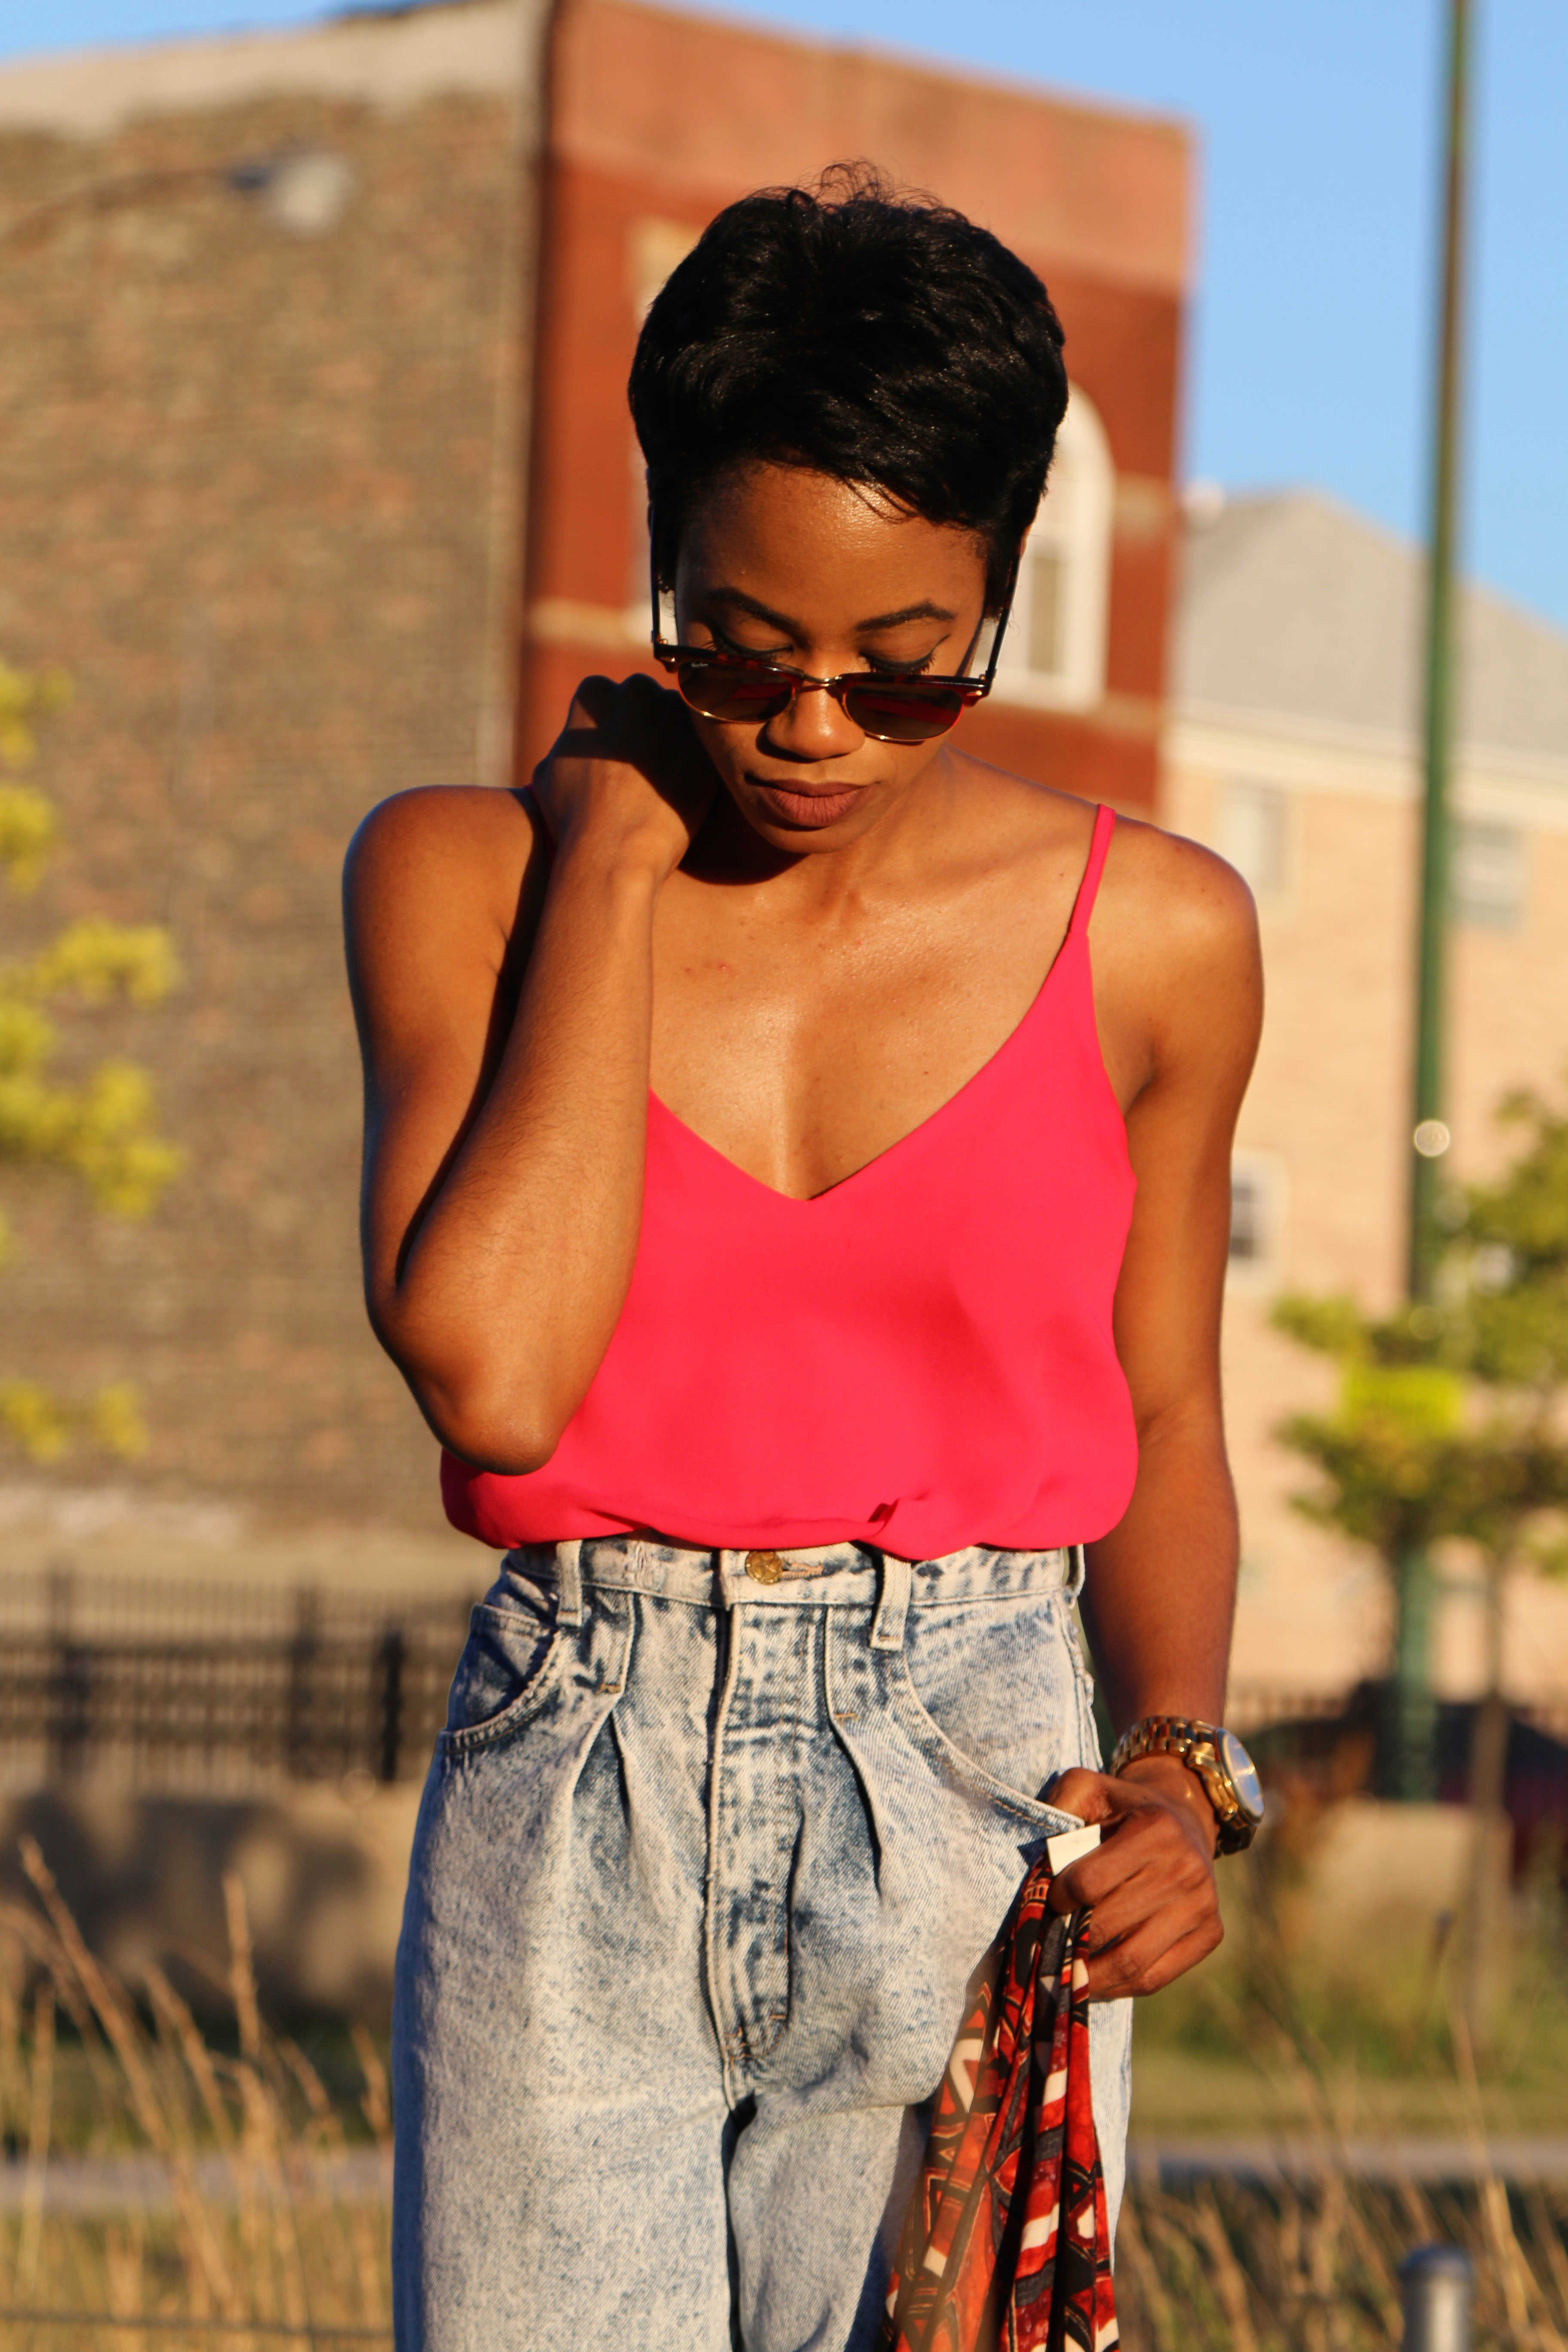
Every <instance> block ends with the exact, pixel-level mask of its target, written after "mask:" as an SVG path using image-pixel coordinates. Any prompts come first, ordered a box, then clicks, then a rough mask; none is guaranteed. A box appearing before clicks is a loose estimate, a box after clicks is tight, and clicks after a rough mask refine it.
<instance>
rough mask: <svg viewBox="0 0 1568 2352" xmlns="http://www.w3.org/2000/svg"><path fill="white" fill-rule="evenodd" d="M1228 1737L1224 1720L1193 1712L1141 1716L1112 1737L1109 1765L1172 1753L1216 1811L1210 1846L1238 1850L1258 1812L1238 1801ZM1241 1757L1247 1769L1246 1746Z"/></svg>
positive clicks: (1253, 1832) (1116, 1767) (1252, 1833)
mask: <svg viewBox="0 0 1568 2352" xmlns="http://www.w3.org/2000/svg"><path fill="white" fill-rule="evenodd" d="M1233 1737H1234V1735H1231V1734H1227V1733H1226V1729H1225V1727H1224V1725H1223V1724H1218V1723H1204V1722H1201V1721H1199V1720H1198V1719H1197V1718H1196V1717H1193V1716H1184V1715H1145V1716H1141V1717H1139V1719H1138V1721H1137V1722H1136V1723H1133V1724H1130V1725H1129V1727H1128V1728H1127V1729H1126V1730H1125V1731H1124V1732H1123V1733H1122V1735H1121V1738H1120V1739H1119V1740H1118V1741H1117V1743H1116V1751H1115V1753H1114V1755H1113V1756H1112V1757H1111V1759H1110V1770H1111V1772H1112V1773H1113V1774H1115V1773H1118V1772H1122V1771H1125V1769H1127V1767H1128V1765H1129V1764H1132V1763H1135V1762H1136V1761H1137V1759H1139V1758H1140V1757H1141V1756H1173V1757H1174V1758H1175V1759H1176V1760H1177V1762H1178V1763H1179V1764H1183V1765H1184V1766H1185V1768H1186V1769H1187V1770H1188V1771H1189V1772H1190V1773H1192V1775H1193V1777H1194V1780H1197V1781H1198V1783H1199V1785H1200V1786H1201V1788H1202V1789H1203V1792H1204V1795H1205V1797H1206V1798H1207V1800H1208V1803H1209V1808H1210V1811H1212V1812H1213V1814H1214V1817H1215V1853H1240V1852H1241V1851H1242V1849H1243V1848H1244V1847H1246V1846H1249V1845H1250V1844H1251V1843H1252V1841H1253V1839H1254V1838H1255V1837H1256V1836H1257V1834H1258V1822H1259V1821H1260V1820H1261V1818H1262V1815H1261V1812H1260V1811H1256V1812H1255V1811H1250V1810H1249V1809H1248V1807H1247V1804H1245V1803H1244V1802H1243V1800H1242V1796H1241V1792H1240V1790H1238V1789H1237V1785H1236V1782H1235V1780H1234V1779H1233V1778H1232V1775H1231V1772H1230V1770H1229V1769H1228V1767H1227V1765H1226V1760H1225V1744H1226V1741H1227V1740H1228V1739H1231V1738H1233ZM1236 1745H1237V1747H1239V1745H1240V1743H1239V1742H1236ZM1242 1759H1243V1761H1244V1763H1245V1764H1246V1765H1247V1769H1248V1771H1249V1772H1250V1769H1251V1759H1250V1758H1248V1757H1247V1755H1246V1751H1245V1750H1242Z"/></svg>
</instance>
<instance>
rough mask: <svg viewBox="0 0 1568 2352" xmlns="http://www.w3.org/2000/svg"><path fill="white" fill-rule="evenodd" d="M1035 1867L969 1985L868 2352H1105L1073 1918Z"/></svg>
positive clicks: (1106, 2315) (1098, 2217) (1105, 2288)
mask: <svg viewBox="0 0 1568 2352" xmlns="http://www.w3.org/2000/svg"><path fill="white" fill-rule="evenodd" d="M1050 1885H1051V1873H1050V1869H1049V1867H1048V1865H1047V1863H1046V1862H1045V1861H1044V1860H1042V1861H1040V1862H1038V1863H1037V1864H1035V1866H1034V1868H1033V1869H1032V1870H1031V1871H1030V1873H1029V1875H1028V1876H1027V1878H1026V1880H1025V1881H1024V1884H1023V1885H1022V1887H1021V1888H1020V1889H1019V1891H1018V1894H1017V1896H1016V1899H1015V1901H1014V1904H1013V1907H1012V1909H1011V1910H1010V1911H1009V1912H1008V1914H1007V1916H1006V1918H1005V1920H1004V1921H1003V1923H1002V1926H1001V1928H1000V1929H999V1931H998V1933H997V1936H996V1940H995V1942H994V1944H993V1945H992V1946H991V1948H990V1950H989V1951H988V1952H987V1953H986V1955H985V1957H984V1959H983V1960H982V1961H981V1963H980V1966H979V1967H978V1968H977V1969H976V1970H975V1972H974V1975H973V1978H972V1979H970V1985H969V1993H968V2000H967V2005H966V2007H965V2011H964V2018H963V2025H962V2026H961V2028H960V2029H959V2034H958V2039H957V2041H956V2042H954V2043H953V2045H952V2056H951V2057H950V2059H949V2060H948V2063H947V2073H946V2074H945V2075H944V2076H943V2078H942V2089H941V2092H940V2093H939V2095H938V2098H937V2105H936V2116H935V2119H934V2121H933V2122H932V2125H931V2138H930V2140H929V2142H928V2143H927V2147H926V2153H925V2160H924V2163H923V2165H922V2167H921V2177H920V2179H919V2181H918V2183H917V2184H916V2188H915V2193H914V2195H913V2197H912V2198H911V2199H910V2209H909V2211H908V2212H907V2214H906V2215H905V2216H904V2226H903V2233H902V2235H901V2237H900V2241H899V2256H898V2265H897V2268H896V2269H895V2271H894V2273H893V2278H892V2284H891V2286H890V2288H889V2294H888V2305H887V2315H886V2317H885V2318H884V2320H883V2322H882V2327H881V2333H880V2335H879V2338H878V2352H1066V2347H1069V2346H1076V2347H1081V2352H1115V2347H1116V2346H1117V2343H1118V2341H1119V2339H1118V2336H1117V2331H1116V2304H1115V2299H1114V2297H1113V2295H1112V2294H1111V2284H1110V2225H1109V2222H1108V2220H1107V2217H1106V2210H1105V2183H1104V2180H1103V2179H1102V2177H1101V2174H1100V2144H1099V2142H1098V2140H1097V2139H1096V2137H1095V2130H1094V2114H1093V2110H1092V2109H1091V2107H1090V2105H1089V2004H1088V2002H1087V2000H1085V1998H1084V1983H1085V1976H1086V1972H1085V1969H1084V1965H1083V1962H1082V1961H1081V1960H1080V1959H1079V1958H1078V1957H1077V1947H1078V1936H1079V1926H1080V1921H1081V1916H1082V1915H1081V1914H1079V1913H1078V1912H1075V1913H1073V1914H1072V1916H1070V1917H1069V1918H1065V1919H1064V1918H1062V1917H1061V1916H1058V1914H1057V1913H1056V1912H1054V1911H1052V1910H1050V1909H1049V1907H1048V1906H1047V1899H1046V1898H1047V1895H1048V1893H1049V1891H1050Z"/></svg>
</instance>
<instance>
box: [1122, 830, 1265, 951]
mask: <svg viewBox="0 0 1568 2352" xmlns="http://www.w3.org/2000/svg"><path fill="white" fill-rule="evenodd" d="M1092 934H1093V937H1094V942H1095V947H1096V950H1100V948H1101V944H1102V942H1103V944H1104V945H1105V946H1106V947H1110V946H1112V943H1113V942H1112V937H1111V935H1117V936H1119V937H1123V938H1127V939H1129V940H1133V939H1135V940H1138V941H1139V942H1140V945H1141V948H1142V951H1143V952H1150V951H1152V952H1153V953H1155V954H1157V955H1159V956H1160V957H1161V958H1162V959H1166V958H1174V959H1175V960H1176V961H1178V962H1179V963H1180V964H1181V965H1182V966H1183V967H1184V969H1190V968H1191V967H1192V966H1193V965H1194V964H1195V965H1199V966H1208V965H1214V966H1219V967H1224V966H1226V965H1232V964H1237V963H1240V964H1247V965H1250V964H1254V963H1256V961H1257V952H1258V915H1257V909H1256V908H1255V907H1254V905H1253V900H1252V893H1251V891H1250V890H1249V889H1248V888H1247V885H1246V883H1245V882H1244V881H1243V880H1242V878H1241V877H1240V875H1239V874H1238V873H1237V870H1236V868H1235V866H1227V865H1226V862H1225V859H1224V858H1223V857H1217V856H1215V853H1214V851H1213V850H1212V849H1205V848H1204V846H1203V845H1202V844H1201V843H1200V842H1196V841H1189V840H1187V839H1186V838H1185V837H1184V835H1181V834H1179V833H1163V832H1162V831H1161V829H1160V827H1159V826H1158V825H1155V824H1144V823H1143V822H1142V820H1141V819H1139V818H1137V817H1128V816H1123V817H1119V818H1118V820H1117V824H1116V831H1115V833H1114V834H1113V835H1112V836H1111V842H1110V855H1109V856H1108V857H1107V859H1106V862H1105V877H1104V880H1103V882H1102V884H1101V886H1100V899H1099V902H1098V904H1097V906H1096V908H1095V921H1094V924H1093V926H1092Z"/></svg>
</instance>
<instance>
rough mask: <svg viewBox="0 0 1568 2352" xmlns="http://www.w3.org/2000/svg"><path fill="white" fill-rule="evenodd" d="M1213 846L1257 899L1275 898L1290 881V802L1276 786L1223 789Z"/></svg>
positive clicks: (1235, 784)
mask: <svg viewBox="0 0 1568 2352" xmlns="http://www.w3.org/2000/svg"><path fill="white" fill-rule="evenodd" d="M1215 834H1216V836H1217V837H1216V840H1215V847H1216V848H1217V849H1218V851H1219V854H1220V856H1222V857H1223V858H1224V859H1225V860H1226V864H1227V865H1229V866H1235V868H1236V870H1237V873H1238V874H1239V875H1240V877H1241V878H1242V880H1243V881H1244V882H1245V883H1246V885H1247V888H1248V889H1249V890H1250V891H1251V893H1252V895H1253V897H1254V898H1260V899H1262V898H1279V896H1280V895H1281V893H1282V892H1283V891H1284V889H1285V887H1286V884H1287V882H1288V881H1289V850H1290V803H1289V799H1288V798H1287V796H1286V794H1285V793H1282V792H1280V791H1279V787H1278V786H1277V785H1274V784H1252V783H1243V782H1232V783H1227V784H1225V785H1222V787H1221V789H1220V796H1219V809H1218V821H1217V824H1216V825H1215Z"/></svg>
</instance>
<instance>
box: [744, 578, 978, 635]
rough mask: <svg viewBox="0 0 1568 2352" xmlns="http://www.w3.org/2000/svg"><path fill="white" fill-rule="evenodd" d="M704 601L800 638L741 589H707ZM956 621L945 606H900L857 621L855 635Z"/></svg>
mask: <svg viewBox="0 0 1568 2352" xmlns="http://www.w3.org/2000/svg"><path fill="white" fill-rule="evenodd" d="M707 601H708V602H709V603H710V604H730V605H734V606H737V607H738V608H739V609H740V610H741V611H742V613H749V614H751V615H752V619H753V620H756V621H765V622H766V623H767V624H768V625H769V627H770V628H774V629H780V630H782V631H783V632H784V635H785V636H786V637H798V636H800V635H802V634H803V633H802V631H801V629H800V626H799V625H798V623H796V622H795V621H792V620H790V619H789V617H788V616H787V614H784V613H775V612H774V611H773V607H772V605H770V604H759V603H758V601H757V599H756V598H755V597H754V596H748V595H747V594H746V593H745V591H744V590H743V589H741V588H710V589H709V590H708V592H707ZM957 618H958V615H957V614H956V613H954V612H950V611H949V609H948V607H947V606H946V605H945V604H931V603H930V602H929V601H927V602H925V603H922V604H901V605H900V607H899V610H898V611H897V612H896V613H879V614H877V615H876V617H875V618H874V619H873V620H869V621H857V622H856V624H855V632H856V635H858V636H860V635H868V634H870V633H871V632H872V631H874V630H877V629H897V628H901V627H902V625H903V624H904V623H905V622H906V621H955V620H956V619H957Z"/></svg>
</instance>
